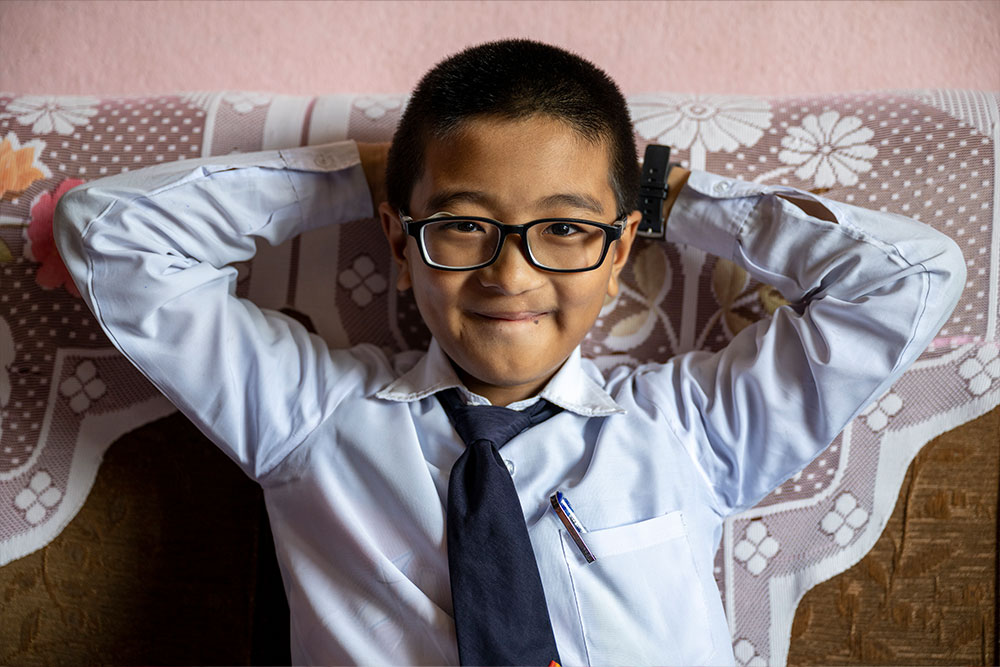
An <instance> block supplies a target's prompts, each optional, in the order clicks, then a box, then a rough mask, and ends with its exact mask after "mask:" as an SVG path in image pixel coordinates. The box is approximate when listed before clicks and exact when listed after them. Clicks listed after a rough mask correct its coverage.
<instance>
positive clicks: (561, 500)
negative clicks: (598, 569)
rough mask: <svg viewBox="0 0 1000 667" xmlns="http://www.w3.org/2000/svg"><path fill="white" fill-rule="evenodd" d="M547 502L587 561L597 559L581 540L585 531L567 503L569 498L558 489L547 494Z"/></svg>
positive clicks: (590, 561) (591, 561)
mask: <svg viewBox="0 0 1000 667" xmlns="http://www.w3.org/2000/svg"><path fill="white" fill-rule="evenodd" d="M549 503H551V504H552V509H553V510H554V511H555V513H556V516H557V517H559V520H560V521H561V522H562V525H563V526H564V527H565V528H566V532H568V533H569V536H570V537H571V538H573V542H575V543H576V546H577V548H578V549H579V550H580V553H581V554H583V557H584V558H585V559H586V560H587V562H588V563H593V562H594V561H596V560H597V558H596V557H595V556H594V554H593V553H591V551H590V548H589V547H588V546H587V543H586V542H584V540H583V534H582V533H583V532H585V530H584V528H583V525H582V524H581V523H580V521H579V520H578V519H577V518H576V514H574V513H573V507H572V506H571V505H570V504H569V500H568V499H567V498H566V496H564V495H563V494H562V492H560V491H556V492H555V493H553V494H552V495H551V496H549Z"/></svg>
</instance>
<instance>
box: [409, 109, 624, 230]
mask: <svg viewBox="0 0 1000 667" xmlns="http://www.w3.org/2000/svg"><path fill="white" fill-rule="evenodd" d="M424 156H425V157H424V168H423V173H422V174H421V177H420V179H419V180H418V181H417V182H416V184H415V186H414V189H413V193H412V197H411V201H410V204H411V208H413V210H414V212H415V213H417V214H423V213H430V212H432V211H426V210H424V207H425V206H426V205H428V204H429V203H430V202H432V201H441V199H442V195H445V196H447V195H454V194H456V193H467V194H468V193H472V194H474V195H475V197H464V201H466V202H469V201H472V200H476V203H481V204H484V205H485V207H486V208H488V209H490V212H491V213H493V214H496V215H497V216H499V215H501V214H512V213H513V214H518V215H520V214H521V213H524V214H528V213H531V212H532V210H533V209H537V208H538V207H539V206H543V204H541V203H540V202H546V201H547V202H549V204H551V202H553V201H556V200H558V198H559V197H560V196H562V195H572V196H578V198H579V199H581V200H582V199H590V200H592V201H595V202H597V205H598V207H599V208H601V209H602V211H601V213H602V214H603V215H605V216H608V215H612V214H613V213H614V208H615V205H614V192H613V190H612V188H611V182H610V171H611V164H610V157H609V151H608V148H607V145H606V143H605V142H603V141H596V142H595V141H591V140H588V139H587V138H585V137H583V136H581V135H580V134H579V133H578V132H577V131H576V130H574V129H573V128H572V127H570V126H569V125H567V124H566V123H564V122H562V121H560V120H558V119H555V118H552V117H549V116H537V115H536V116H531V117H529V118H526V119H519V120H506V119H496V118H477V119H472V120H468V121H466V122H465V123H463V124H462V125H461V126H460V127H459V128H458V129H457V130H455V131H453V132H452V133H450V134H449V135H448V136H446V137H443V138H431V139H429V140H428V142H427V144H426V149H425V152H424ZM550 207H551V206H550ZM535 212H537V211H535Z"/></svg>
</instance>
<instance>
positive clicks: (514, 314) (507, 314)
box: [472, 310, 549, 324]
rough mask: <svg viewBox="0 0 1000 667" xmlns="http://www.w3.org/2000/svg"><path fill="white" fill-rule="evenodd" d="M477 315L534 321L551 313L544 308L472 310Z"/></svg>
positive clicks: (488, 318) (503, 319) (492, 318)
mask: <svg viewBox="0 0 1000 667" xmlns="http://www.w3.org/2000/svg"><path fill="white" fill-rule="evenodd" d="M472 314H473V315H474V316H476V317H479V318H482V319H484V320H491V321H494V322H534V323H535V324H538V322H539V320H541V319H542V318H543V317H545V316H546V315H548V314H549V312H548V311H544V310H502V311H472Z"/></svg>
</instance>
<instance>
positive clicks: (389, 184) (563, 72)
mask: <svg viewBox="0 0 1000 667" xmlns="http://www.w3.org/2000/svg"><path fill="white" fill-rule="evenodd" d="M536 114H540V115H547V116H550V117H553V118H555V119H558V120H560V121H563V122H565V123H566V124H567V125H569V126H570V127H571V128H572V129H573V130H575V131H576V132H577V133H578V134H579V135H580V136H582V137H584V138H585V139H587V140H589V141H591V142H595V143H596V142H603V143H604V144H605V145H607V147H608V155H609V158H610V163H611V171H610V173H609V175H608V179H609V182H610V185H611V189H612V190H613V191H614V194H615V203H616V206H617V208H618V215H619V216H621V215H625V214H626V213H629V212H631V211H632V210H634V209H635V208H636V204H637V202H638V197H639V163H638V160H637V157H636V156H637V153H636V146H635V135H634V134H633V131H632V122H631V119H630V118H629V112H628V105H627V104H626V103H625V97H624V96H623V95H622V93H621V90H619V88H618V85H617V84H616V83H615V82H614V81H613V80H612V79H611V77H609V76H608V75H607V74H606V73H605V72H604V71H602V70H601V69H599V68H598V67H596V66H595V65H594V64H593V63H591V62H589V61H587V60H584V59H583V58H581V57H580V56H577V55H575V54H573V53H570V52H569V51H565V50H563V49H560V48H557V47H555V46H550V45H548V44H542V43H540V42H535V41H531V40H526V39H510V40H501V41H495V42H487V43H485V44H481V45H479V46H473V47H470V48H468V49H465V50H464V51H461V52H459V53H457V54H455V55H453V56H451V57H449V58H447V59H445V60H443V61H441V62H440V63H438V64H437V65H435V66H434V68H433V69H431V70H430V71H429V72H427V74H425V75H424V77H423V78H422V79H421V80H420V83H418V84H417V87H416V89H415V90H414V91H413V95H412V96H411V98H410V101H409V103H408V104H407V107H406V110H405V111H404V112H403V117H402V118H401V119H400V121H399V125H398V127H397V128H396V132H395V134H394V135H393V138H392V146H391V147H390V149H389V157H388V162H387V164H386V189H387V198H388V200H389V204H390V205H391V206H393V207H394V208H396V209H397V210H402V211H406V210H407V209H408V207H409V203H410V195H411V194H412V192H413V186H414V183H416V181H417V180H419V179H420V176H421V174H422V173H423V168H424V152H425V147H426V145H427V141H428V140H430V139H432V138H433V139H444V138H447V137H448V136H449V135H451V134H452V133H453V132H455V131H456V130H459V129H460V128H461V126H462V124H463V123H464V122H465V121H468V120H470V119H473V118H490V117H492V118H501V119H505V120H521V119H526V118H528V117H530V116H533V115H536Z"/></svg>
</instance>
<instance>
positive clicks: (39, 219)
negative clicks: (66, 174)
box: [26, 178, 86, 297]
mask: <svg viewBox="0 0 1000 667" xmlns="http://www.w3.org/2000/svg"><path fill="white" fill-rule="evenodd" d="M85 182H86V181H82V180H80V179H78V178H67V179H66V180H65V181H63V182H62V183H60V184H59V187H57V188H56V189H55V192H45V193H42V194H41V195H40V196H39V197H38V199H37V200H36V201H35V203H34V204H33V205H32V207H31V222H30V223H29V224H28V247H27V249H26V254H27V255H28V258H29V259H31V260H32V261H35V262H38V263H39V264H41V266H40V267H38V271H36V272H35V282H37V283H38V284H39V285H41V286H42V287H44V288H45V289H55V288H57V287H65V288H66V291H67V292H69V293H70V294H72V295H73V296H76V297H79V296H80V290H78V289H77V288H76V284H75V283H74V282H73V279H72V278H71V277H70V275H69V271H68V270H67V269H66V265H65V264H63V261H62V257H60V256H59V251H58V250H56V243H55V239H54V238H53V236H52V218H53V216H54V214H55V211H56V203H58V201H59V198H60V197H62V196H63V195H64V194H66V193H67V192H69V191H70V190H71V189H73V188H75V187H76V186H78V185H82V184H83V183H85Z"/></svg>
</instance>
